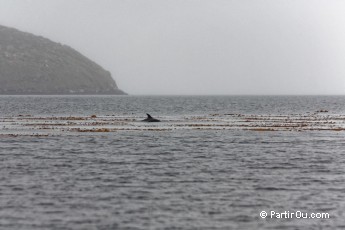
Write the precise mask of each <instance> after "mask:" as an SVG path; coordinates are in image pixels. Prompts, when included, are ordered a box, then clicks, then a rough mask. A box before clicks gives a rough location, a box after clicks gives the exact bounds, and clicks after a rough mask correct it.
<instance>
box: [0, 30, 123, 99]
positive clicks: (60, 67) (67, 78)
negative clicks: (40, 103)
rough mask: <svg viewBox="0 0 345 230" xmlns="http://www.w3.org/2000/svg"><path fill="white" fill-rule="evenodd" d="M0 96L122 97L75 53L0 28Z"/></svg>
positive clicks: (110, 81) (106, 75)
mask: <svg viewBox="0 0 345 230" xmlns="http://www.w3.org/2000/svg"><path fill="white" fill-rule="evenodd" d="M0 94H125V93H124V92H123V91H121V90H119V89H118V88H117V85H116V83H115V81H114V80H113V79H112V77H111V74H110V73H109V72H108V71H106V70H104V69H103V68H102V67H101V66H99V65H98V64H96V63H94V62H93V61H91V60H89V59H88V58H86V57H85V56H83V55H82V54H80V53H79V52H77V51H76V50H74V49H72V48H70V47H68V46H66V45H62V44H59V43H55V42H52V41H50V40H48V39H46V38H43V37H40V36H35V35H32V34H30V33H24V32H21V31H18V30H16V29H12V28H8V27H4V26H0Z"/></svg>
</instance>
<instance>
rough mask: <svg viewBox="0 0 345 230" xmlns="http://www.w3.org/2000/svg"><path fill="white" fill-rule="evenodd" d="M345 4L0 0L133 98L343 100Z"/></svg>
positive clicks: (4, 10)
mask: <svg viewBox="0 0 345 230" xmlns="http://www.w3.org/2000/svg"><path fill="white" fill-rule="evenodd" d="M344 12H345V1H343V0H0V24H2V25H5V26H10V27H15V28H17V29H20V30H23V31H27V32H31V33H34V34H36V35H42V36H44V37H47V38H49V39H51V40H53V41H56V42H60V43H63V44H67V45H70V46H72V47H73V48H75V49H76V50H78V51H80V52H81V53H83V54H84V55H86V56H87V57H89V58H90V59H92V60H94V61H96V62H97V63H99V64H100V65H102V66H103V67H104V68H105V69H107V70H109V71H110V72H111V73H112V76H113V77H114V79H115V80H116V82H117V83H118V85H119V87H120V88H121V89H123V90H124V91H126V92H128V93H130V94H345V13H344Z"/></svg>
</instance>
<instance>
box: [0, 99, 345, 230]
mask: <svg viewBox="0 0 345 230" xmlns="http://www.w3.org/2000/svg"><path fill="white" fill-rule="evenodd" d="M0 107H1V116H0V117H1V118H0V122H1V123H2V126H6V124H7V123H6V122H8V121H9V120H11V119H12V120H14V121H15V123H17V124H15V125H17V126H14V127H20V126H21V124H22V125H30V124H31V123H25V119H29V120H30V119H32V122H35V121H36V120H35V119H37V121H39V123H43V122H46V121H45V120H38V119H41V118H47V119H48V118H50V119H54V117H66V118H68V117H70V116H71V115H72V118H76V117H77V116H79V117H82V118H87V117H88V118H89V117H90V116H91V115H96V116H97V118H95V119H98V118H99V119H100V120H98V121H103V120H102V119H105V118H107V119H108V118H109V119H114V121H112V120H109V121H108V122H110V123H112V122H113V124H115V122H116V119H117V118H118V117H121V119H122V118H129V119H130V125H133V127H136V129H131V130H125V131H121V130H117V131H110V132H64V131H61V130H60V129H58V126H56V129H55V128H54V129H52V130H48V131H47V134H48V136H31V135H21V134H20V132H19V135H14V136H12V135H2V136H1V138H0V142H1V143H0V146H1V148H0V157H1V161H0V175H1V176H0V177H1V179H0V197H1V199H0V228H3V229H13V230H14V229H280V228H289V229H290V228H292V229H297V228H303V229H315V228H323V229H325V228H328V229H341V228H342V227H344V226H345V222H344V214H343V210H344V208H345V202H344V200H345V199H344V198H345V197H344V188H343V184H344V182H345V177H344V175H345V174H344V173H345V171H344V169H345V158H344V150H343V149H344V146H345V141H344V135H345V131H298V129H299V128H297V129H294V130H292V131H253V130H244V129H242V128H236V129H224V130H223V129H218V128H217V129H212V125H214V123H213V122H214V121H215V120H213V119H221V120H222V119H225V117H226V119H228V118H227V117H228V116H230V118H229V119H230V120H231V119H237V118H236V116H237V115H236V116H234V115H225V114H239V115H243V116H248V117H249V118H250V119H251V120H250V122H249V124H260V125H264V124H261V123H262V121H260V120H259V121H255V119H256V118H260V117H262V116H264V117H265V120H264V122H267V121H268V119H271V118H272V119H273V118H275V117H276V116H278V115H281V116H285V115H286V116H288V117H290V118H289V119H294V117H296V116H297V117H298V118H299V117H301V118H303V119H304V117H303V116H304V115H305V116H306V117H307V118H308V119H309V118H310V119H312V118H315V119H321V118H327V117H330V118H332V119H337V120H335V121H336V122H337V125H339V126H343V125H345V123H344V122H345V119H344V118H343V117H342V115H343V114H344V112H345V111H344V108H345V97H343V96H337V97H296V96H293V97H248V96H238V97H231V96H200V97H197V96H194V97H182V96H180V97H173V96H169V97H152V96H151V97H135V96H122V97H120V96H119V97H108V96H96V97H93V96H89V97H88V96H76V97H73V96H72V97H70V96H30V97H23V96H1V97H0ZM321 109H322V110H327V111H328V112H327V113H325V114H323V113H321V114H320V113H317V112H316V111H317V110H321ZM145 112H149V113H151V114H152V115H154V116H155V117H158V118H159V119H161V120H162V122H161V123H157V124H155V125H157V126H153V125H152V124H148V123H142V122H140V120H141V119H143V118H145ZM245 114H247V115H245ZM232 117H233V118H232ZM248 117H244V119H249V118H248ZM200 118H202V119H201V120H200ZM131 119H134V120H133V121H132V120H131ZM188 119H192V121H193V122H197V124H199V125H200V126H198V127H192V128H190V127H189V126H187V127H184V126H182V127H180V128H179V129H170V130H160V129H159V127H161V128H164V127H170V126H171V127H177V126H176V125H179V124H181V123H176V121H179V122H181V121H182V123H183V122H186V121H189V120H188ZM193 119H196V121H194V120H193ZM226 121H227V122H228V120H226ZM320 121H321V120H320ZM330 121H331V120H328V121H327V122H325V123H323V124H324V126H325V127H326V126H332V125H334V124H333V123H331V122H330ZM23 122H24V123H23ZM66 122H67V123H68V122H78V121H74V120H67V121H66ZM80 122H84V120H81V121H80ZM304 122H307V121H304ZM312 122H316V123H317V122H319V120H313V121H312ZM322 122H323V120H322ZM247 123H248V122H247ZM183 124H187V125H188V124H189V123H183ZM203 124H204V125H205V126H202V125H203ZM37 125H39V124H37ZM174 125H175V126H174ZM210 125H211V126H210ZM131 127H132V126H131ZM147 127H149V128H150V129H146V128H147ZM152 127H154V128H155V127H156V128H158V129H152ZM238 127H241V126H238ZM301 127H302V126H301ZM86 128H87V129H90V130H91V128H92V126H91V127H86ZM7 131H9V132H12V131H11V130H4V129H1V132H2V133H3V132H7ZM43 131H44V130H43ZM17 134H18V133H17ZM271 210H274V211H276V212H284V211H289V212H297V211H301V212H304V213H328V214H329V216H330V219H326V218H325V219H302V218H300V219H299V218H290V219H271V218H266V219H262V218H261V217H260V215H259V214H260V212H261V211H267V212H270V211H271Z"/></svg>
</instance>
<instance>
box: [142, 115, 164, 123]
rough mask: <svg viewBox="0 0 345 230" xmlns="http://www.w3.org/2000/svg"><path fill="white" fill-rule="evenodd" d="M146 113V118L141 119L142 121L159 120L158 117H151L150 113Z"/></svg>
mask: <svg viewBox="0 0 345 230" xmlns="http://www.w3.org/2000/svg"><path fill="white" fill-rule="evenodd" d="M146 115H147V118H146V119H144V120H142V121H145V122H160V120H158V119H156V118H153V117H151V115H150V114H148V113H147V114H146Z"/></svg>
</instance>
